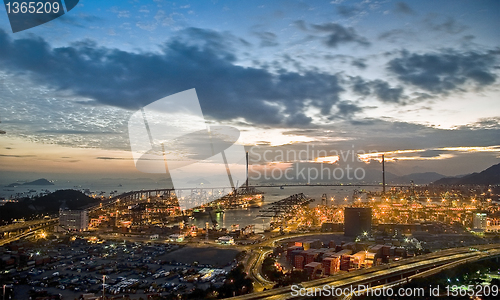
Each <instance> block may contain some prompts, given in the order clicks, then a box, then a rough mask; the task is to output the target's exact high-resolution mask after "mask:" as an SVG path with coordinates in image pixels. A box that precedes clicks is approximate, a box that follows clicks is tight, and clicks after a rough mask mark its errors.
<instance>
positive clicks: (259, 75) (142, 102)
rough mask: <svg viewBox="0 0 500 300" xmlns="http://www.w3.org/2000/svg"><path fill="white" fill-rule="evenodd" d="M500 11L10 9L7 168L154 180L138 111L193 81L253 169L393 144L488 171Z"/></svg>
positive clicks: (492, 158) (465, 6) (405, 166)
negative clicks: (134, 150) (19, 27)
mask: <svg viewBox="0 0 500 300" xmlns="http://www.w3.org/2000/svg"><path fill="white" fill-rule="evenodd" d="M499 13H500V2H498V1H444V0H443V1H406V2H404V1H375V0H364V1H347V0H345V1H342V0H335V1H176V2H171V1H163V0H152V1H122V0H121V1H111V0H110V1H88V0H80V2H79V4H78V5H77V6H76V7H75V8H74V9H73V10H71V11H70V12H68V13H67V14H65V15H63V16H61V17H60V18H58V19H56V20H54V21H52V22H49V23H46V24H44V25H41V26H38V27H34V28H31V29H28V30H25V31H21V32H18V33H15V34H14V33H12V30H11V27H10V24H9V23H8V18H7V14H6V11H5V8H4V7H1V8H0V121H1V122H2V123H1V124H0V130H3V131H5V132H6V134H2V135H0V173H1V174H2V175H1V176H0V180H1V181H2V182H4V183H10V182H14V181H16V180H28V179H36V178H38V177H40V176H43V177H46V178H49V179H50V178H56V177H59V178H60V177H68V178H69V177H71V176H73V177H75V178H100V177H113V176H120V177H123V176H125V177H129V178H132V179H133V178H136V177H145V176H146V177H147V176H149V174H143V173H140V172H139V171H137V170H136V169H135V166H134V161H133V159H132V154H131V153H130V143H129V140H128V137H129V136H128V132H127V122H128V119H129V118H130V116H131V115H132V114H133V113H134V112H135V111H137V110H138V109H140V108H141V107H143V106H146V105H148V104H149V103H152V102H154V101H156V100H158V99H160V98H163V97H166V96H168V95H172V94H175V93H179V92H182V91H185V90H188V89H192V88H195V89H196V93H197V95H198V98H199V101H200V105H201V109H202V111H203V115H204V116H205V119H206V120H207V122H209V123H210V124H216V125H228V126H233V127H236V128H238V129H239V130H240V138H239V140H238V143H239V144H242V145H244V146H245V147H246V148H247V150H250V149H252V151H250V153H251V162H252V164H253V165H255V166H260V167H263V166H266V165H273V166H278V167H280V168H284V169H286V168H291V167H292V168H293V166H292V164H293V163H296V162H297V161H300V162H301V163H305V164H314V163H318V162H325V161H326V162H329V163H330V164H332V166H334V165H336V164H340V163H342V160H341V159H339V155H337V154H338V153H339V151H340V152H341V151H356V153H361V152H363V153H368V152H371V153H372V154H371V155H364V156H360V158H362V161H360V160H357V161H356V166H362V167H363V166H365V167H366V168H374V169H379V165H380V163H379V160H380V155H381V154H382V153H386V158H387V161H388V163H387V168H388V170H390V171H391V172H392V173H394V174H398V175H405V174H409V173H415V172H438V173H440V174H444V175H447V176H455V175H460V174H467V173H471V172H478V171H481V170H483V169H485V168H487V167H489V166H491V165H493V164H497V163H499V162H500V161H499V158H500V115H499V112H500V101H499V100H498V99H499V98H500V85H499V79H498V77H499V73H500V72H499V70H500V63H499V60H500V43H499V42H500V41H499V35H498V28H500V24H499V23H500V21H499V18H498V15H499ZM304 149H307V151H308V154H307V155H306V157H303V158H300V159H287V158H284V157H281V156H280V154H281V153H282V152H283V151H296V152H298V151H301V150H304ZM311 149H315V151H316V152H314V151H312V150H311ZM310 150H311V151H310ZM319 150H323V151H322V152H318V151H319ZM266 151H267V152H266ZM280 151H281V152H280ZM263 153H268V155H267V156H266V159H264V157H263V156H262V154H263ZM325 153H326V154H325ZM344 163H345V161H344Z"/></svg>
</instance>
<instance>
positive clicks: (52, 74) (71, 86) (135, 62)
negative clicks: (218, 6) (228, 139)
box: [0, 28, 343, 126]
mask: <svg viewBox="0 0 500 300" xmlns="http://www.w3.org/2000/svg"><path fill="white" fill-rule="evenodd" d="M235 43H241V40H239V39H237V38H235V37H233V36H231V35H225V34H223V33H218V32H215V31H211V30H203V29H198V28H190V29H187V30H184V31H182V32H180V33H179V35H178V36H177V37H175V38H172V39H171V40H169V41H167V42H166V43H164V44H163V45H162V46H161V51H160V52H126V51H121V50H118V49H110V48H105V47H100V46H98V45H97V44H96V43H94V42H91V41H83V42H78V43H74V44H72V45H70V46H67V47H60V48H52V47H50V45H49V44H48V43H47V42H46V41H44V40H43V39H41V38H33V37H32V38H25V39H17V40H12V39H11V38H9V37H8V36H7V34H5V32H3V31H0V63H1V64H2V66H3V70H4V71H6V72H9V73H10V74H26V75H29V77H30V78H31V80H33V81H34V82H36V83H39V84H44V85H48V86H51V87H55V88H57V89H59V90H69V91H72V92H73V93H75V94H77V95H79V96H83V97H88V98H90V99H91V101H90V102H89V104H92V103H94V104H106V105H112V106H117V107H122V108H127V109H137V108H139V107H141V106H144V105H147V104H148V103H151V102H152V101H155V100H158V99H160V98H163V97H165V96H167V95H171V94H174V93H177V92H181V91H184V90H187V89H191V88H196V90H197V93H198V97H199V99H200V103H201V106H202V109H203V112H204V114H205V115H208V116H211V117H213V118H215V119H219V120H233V119H237V118H242V119H245V120H246V121H247V122H250V123H254V124H259V125H284V124H294V125H296V126H299V125H308V124H309V123H310V122H311V119H310V118H308V117H307V116H305V115H303V114H301V113H302V112H303V111H304V110H305V108H306V106H312V107H316V108H318V109H320V111H321V113H322V114H323V115H329V114H330V113H331V111H332V108H333V107H335V105H336V104H337V103H338V101H339V94H340V93H341V92H342V91H343V88H342V87H341V86H340V78H339V75H335V74H327V73H322V72H319V71H314V70H310V71H303V72H301V73H296V72H289V71H285V70H278V71H277V72H273V73H271V72H270V71H268V70H266V69H259V68H251V67H242V66H238V65H236V64H235V62H236V60H237V59H236V56H235V54H234V51H233V50H232V48H231V47H232V45H234V44H235Z"/></svg>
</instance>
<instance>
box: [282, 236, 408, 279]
mask: <svg viewBox="0 0 500 300" xmlns="http://www.w3.org/2000/svg"><path fill="white" fill-rule="evenodd" d="M410 255H413V254H411V253H410V254H409V253H408V252H407V250H406V249H405V248H402V247H395V246H393V245H387V244H386V245H380V244H375V245H369V244H368V243H354V242H353V243H342V244H341V245H336V243H335V241H330V242H329V243H328V245H323V243H322V242H321V241H320V240H317V239H315V240H304V241H292V242H289V243H288V244H287V249H286V259H287V262H288V263H289V264H290V265H291V266H293V267H294V268H295V269H298V270H304V271H306V272H307V274H308V276H309V278H311V279H316V278H320V277H323V276H329V275H333V274H335V273H337V272H340V271H352V270H356V269H361V268H371V267H373V266H377V265H380V264H382V263H385V262H388V261H390V260H391V259H392V260H398V259H399V258H406V257H408V256H410Z"/></svg>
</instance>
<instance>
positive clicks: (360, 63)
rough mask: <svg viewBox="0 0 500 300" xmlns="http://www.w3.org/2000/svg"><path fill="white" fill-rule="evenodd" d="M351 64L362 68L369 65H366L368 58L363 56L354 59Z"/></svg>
mask: <svg viewBox="0 0 500 300" xmlns="http://www.w3.org/2000/svg"><path fill="white" fill-rule="evenodd" d="M351 64H352V65H353V66H355V67H358V68H360V69H362V70H363V69H366V67H367V65H366V59H363V58H358V59H354V60H353V61H352V62H351Z"/></svg>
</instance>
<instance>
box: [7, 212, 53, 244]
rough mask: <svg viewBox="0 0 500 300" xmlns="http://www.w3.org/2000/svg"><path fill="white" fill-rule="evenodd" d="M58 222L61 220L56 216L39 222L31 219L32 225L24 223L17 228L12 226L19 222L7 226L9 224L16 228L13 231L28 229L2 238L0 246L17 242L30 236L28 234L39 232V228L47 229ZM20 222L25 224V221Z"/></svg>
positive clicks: (10, 226)
mask: <svg viewBox="0 0 500 300" xmlns="http://www.w3.org/2000/svg"><path fill="white" fill-rule="evenodd" d="M58 222H59V219H58V218H54V219H48V220H38V222H35V221H30V223H29V224H30V225H24V226H21V225H20V226H19V227H17V228H16V227H13V226H12V225H17V224H11V225H7V226H9V228H14V229H12V231H14V230H20V229H27V231H25V232H22V233H20V234H17V235H15V236H11V237H7V238H4V239H0V246H3V245H6V244H9V243H12V242H15V241H17V240H19V239H22V238H25V237H28V236H30V235H32V234H34V233H35V232H37V231H38V230H42V229H45V228H47V227H50V226H54V225H55V224H57V223H58ZM26 223H27V222H26ZM19 224H25V223H19ZM2 227H4V226H2ZM4 232H6V231H4Z"/></svg>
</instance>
